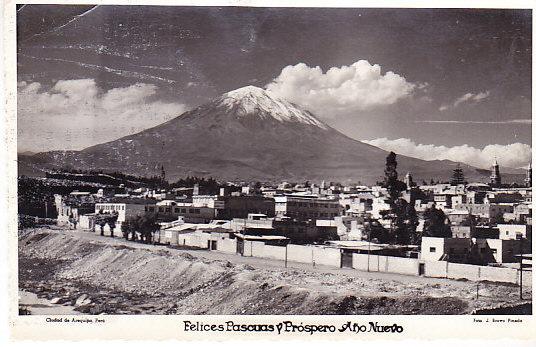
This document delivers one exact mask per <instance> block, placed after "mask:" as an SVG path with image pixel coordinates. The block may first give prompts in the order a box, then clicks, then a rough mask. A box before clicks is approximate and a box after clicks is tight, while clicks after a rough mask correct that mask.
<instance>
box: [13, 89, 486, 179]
mask: <svg viewBox="0 0 536 347" xmlns="http://www.w3.org/2000/svg"><path fill="white" fill-rule="evenodd" d="M387 154H388V153H387V152H386V151H384V150H381V149H379V148H377V147H374V146H371V145H368V144H365V143H362V142H360V141H357V140H354V139H351V138H349V137H347V136H346V135H343V134H342V133H340V132H339V131H337V130H335V129H333V128H331V127H330V126H328V125H326V124H324V123H323V122H321V121H320V120H318V119H317V118H316V117H315V116H314V115H313V114H311V113H310V112H309V111H306V110H304V109H302V108H301V107H299V106H297V105H294V104H292V103H290V102H287V101H285V100H282V99H279V98H277V97H275V96H273V95H271V94H270V93H269V92H267V91H265V90H263V89H261V88H258V87H253V86H247V87H243V88H240V89H237V90H234V91H230V92H228V93H225V94H223V95H222V96H220V97H218V98H216V99H213V100H212V101H210V102H208V103H206V104H204V105H201V106H199V107H197V108H195V109H193V110H191V111H188V112H185V113H183V114H182V115H180V116H178V117H176V118H174V119H172V120H170V121H168V122H166V123H163V124H160V125H158V126H156V127H153V128H150V129H147V130H144V131H141V132H139V133H137V134H133V135H129V136H125V137H122V138H120V139H117V140H114V141H111V142H107V143H103V144H99V145H96V146H92V147H89V148H86V149H84V150H81V151H66V152H63V151H52V152H45V153H38V154H36V155H33V156H31V157H20V158H19V160H20V166H19V168H21V170H22V171H24V170H30V169H33V170H35V169H37V170H40V169H52V168H56V169H57V168H61V167H71V168H75V169H84V170H92V169H93V170H103V171H108V172H112V171H121V172H124V173H127V174H135V175H142V176H150V175H158V174H160V167H161V166H162V165H163V166H164V168H165V172H166V177H167V178H168V179H170V180H175V179H178V178H180V177H184V176H188V175H190V176H192V175H195V176H212V177H215V178H218V179H221V180H234V181H236V180H244V181H252V180H259V181H274V182H275V181H281V180H290V181H304V180H312V181H318V180H327V181H341V182H344V181H352V182H356V183H357V182H361V183H367V184H372V183H375V182H376V181H378V180H381V179H382V177H383V169H384V165H385V157H386V156H387ZM398 163H399V170H398V171H399V176H400V178H402V177H403V176H404V175H405V174H406V172H411V173H412V175H413V177H414V178H415V179H416V180H420V179H425V180H430V179H434V180H446V179H448V178H449V177H450V175H451V173H452V170H453V169H454V168H455V167H456V165H457V164H456V163H454V162H451V161H446V160H442V161H438V160H436V161H424V160H419V159H415V158H410V157H405V156H398ZM462 168H463V169H464V173H465V175H466V177H467V178H468V179H469V180H474V181H486V178H485V176H484V175H483V170H477V169H475V168H473V167H470V166H468V165H462Z"/></svg>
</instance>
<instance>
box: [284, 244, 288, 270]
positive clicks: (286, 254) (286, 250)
mask: <svg viewBox="0 0 536 347" xmlns="http://www.w3.org/2000/svg"><path fill="white" fill-rule="evenodd" d="M287 257H288V243H287V244H286V245H285V267H287Z"/></svg>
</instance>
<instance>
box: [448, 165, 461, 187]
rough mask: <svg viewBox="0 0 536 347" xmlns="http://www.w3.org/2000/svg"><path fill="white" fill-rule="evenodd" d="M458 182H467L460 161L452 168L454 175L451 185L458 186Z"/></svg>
mask: <svg viewBox="0 0 536 347" xmlns="http://www.w3.org/2000/svg"><path fill="white" fill-rule="evenodd" d="M458 184H465V177H464V175H463V170H462V168H461V166H460V163H458V165H456V168H455V169H454V170H452V176H450V185H452V186H457V185H458Z"/></svg>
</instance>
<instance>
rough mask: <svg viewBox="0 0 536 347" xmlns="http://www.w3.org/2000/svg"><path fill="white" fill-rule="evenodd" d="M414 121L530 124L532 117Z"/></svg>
mask: <svg viewBox="0 0 536 347" xmlns="http://www.w3.org/2000/svg"><path fill="white" fill-rule="evenodd" d="M415 123H436V124H532V119H529V118H522V119H506V120H490V121H486V120H482V121H479V120H419V121H415Z"/></svg>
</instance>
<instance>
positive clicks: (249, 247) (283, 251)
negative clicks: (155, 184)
mask: <svg viewBox="0 0 536 347" xmlns="http://www.w3.org/2000/svg"><path fill="white" fill-rule="evenodd" d="M187 235H188V236H183V235H181V236H179V238H180V239H181V240H180V241H182V239H186V240H187V241H186V244H188V245H190V246H197V247H203V248H206V247H207V246H206V242H207V239H208V238H204V237H199V236H198V235H192V234H187ZM236 244H237V241H236V240H229V239H221V240H218V242H217V250H218V251H219V252H223V253H230V254H233V253H236V250H237V247H236ZM244 256H247V257H257V258H265V259H274V260H281V261H284V260H285V256H286V258H287V260H288V261H289V262H297V263H305V264H316V265H326V266H332V267H336V268H340V267H341V251H340V250H339V249H337V248H331V247H322V246H313V245H307V246H302V245H292V244H289V245H288V246H287V247H282V246H270V245H266V244H264V243H263V242H259V241H245V242H244ZM420 266H424V274H423V275H424V276H425V277H436V278H449V279H467V280H471V281H485V280H486V281H494V282H506V283H516V284H517V283H519V271H518V270H517V269H512V268H499V267H491V266H478V265H470V264H458V263H449V262H446V261H431V260H430V261H423V260H420V259H415V258H399V257H389V256H382V255H374V254H371V255H367V254H358V253H354V254H352V268H354V269H356V270H361V271H371V272H388V273H396V274H402V275H411V276H418V275H419V274H420V273H419V271H420ZM523 276H524V279H523V283H525V284H528V283H531V279H532V272H530V271H526V272H524V273H523Z"/></svg>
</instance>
